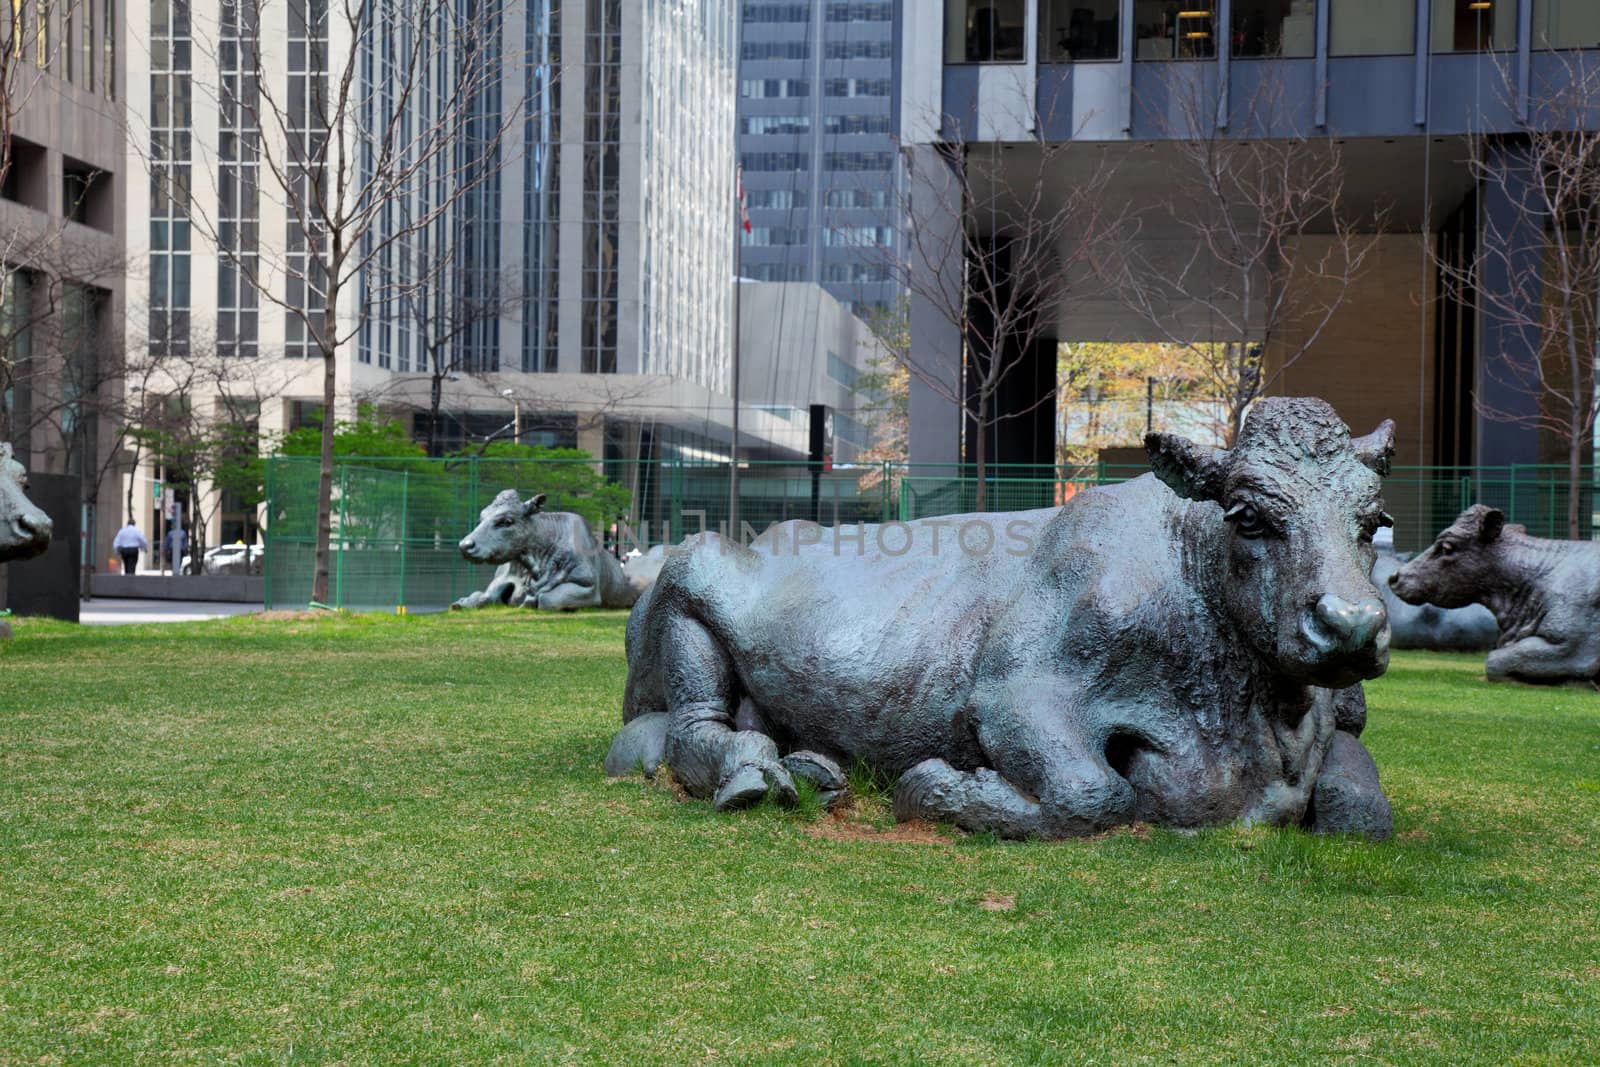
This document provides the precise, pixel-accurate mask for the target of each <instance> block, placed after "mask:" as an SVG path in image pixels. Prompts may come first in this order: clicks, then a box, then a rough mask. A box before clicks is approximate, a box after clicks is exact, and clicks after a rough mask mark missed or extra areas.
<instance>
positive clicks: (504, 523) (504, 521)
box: [494, 515, 514, 529]
mask: <svg viewBox="0 0 1600 1067" xmlns="http://www.w3.org/2000/svg"><path fill="white" fill-rule="evenodd" d="M494 524H495V525H496V526H498V527H500V528H501V529H506V528H508V527H510V526H512V525H514V521H513V520H512V518H511V516H510V515H502V516H500V517H499V518H498V519H496V520H494Z"/></svg>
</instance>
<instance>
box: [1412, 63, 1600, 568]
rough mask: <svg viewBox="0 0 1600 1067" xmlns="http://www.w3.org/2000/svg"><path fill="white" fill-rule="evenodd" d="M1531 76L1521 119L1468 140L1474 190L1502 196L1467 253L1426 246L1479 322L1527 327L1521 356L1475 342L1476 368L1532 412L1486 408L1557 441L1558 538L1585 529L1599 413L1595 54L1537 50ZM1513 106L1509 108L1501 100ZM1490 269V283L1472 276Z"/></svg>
mask: <svg viewBox="0 0 1600 1067" xmlns="http://www.w3.org/2000/svg"><path fill="white" fill-rule="evenodd" d="M1545 58H1546V59H1547V60H1548V63H1549V65H1548V66H1543V67H1542V68H1541V69H1542V74H1541V76H1540V78H1539V80H1537V81H1535V82H1534V83H1533V84H1532V86H1531V91H1530V94H1529V101H1528V109H1527V117H1526V118H1524V119H1521V120H1520V121H1519V123H1518V126H1519V129H1518V133H1517V134H1516V135H1514V136H1511V137H1493V138H1492V137H1489V136H1486V135H1483V134H1474V135H1472V136H1470V137H1469V138H1468V143H1469V149H1470V155H1469V157H1468V166H1469V167H1470V169H1471V172H1472V174H1473V176H1474V177H1475V178H1476V179H1477V181H1478V183H1479V188H1480V190H1482V193H1481V195H1485V196H1489V195H1492V196H1495V197H1497V198H1499V199H1502V200H1504V201H1506V202H1508V203H1510V204H1511V205H1512V208H1513V210H1512V211H1511V212H1510V213H1509V215H1502V214H1500V213H1498V212H1489V211H1485V212H1483V213H1482V222H1481V225H1482V232H1481V233H1480V236H1479V240H1478V242H1477V247H1476V252H1475V254H1473V255H1471V256H1469V257H1467V258H1466V260H1465V261H1464V262H1462V261H1452V260H1450V259H1447V258H1446V257H1443V256H1439V255H1435V263H1436V264H1437V266H1438V268H1439V271H1440V276H1441V278H1442V279H1443V282H1444V284H1445V285H1446V286H1450V287H1453V288H1455V289H1456V290H1457V291H1459V292H1461V293H1463V294H1464V295H1466V296H1468V297H1469V298H1470V299H1472V300H1473V301H1475V303H1476V305H1477V307H1478V309H1479V311H1480V312H1481V313H1482V314H1483V315H1484V316H1485V317H1486V318H1488V319H1489V320H1491V321H1492V322H1494V323H1496V324H1498V325H1499V326H1501V327H1502V328H1506V329H1509V330H1511V331H1524V332H1526V333H1527V334H1529V335H1531V336H1535V337H1537V339H1538V340H1537V345H1538V348H1537V351H1536V352H1535V353H1534V354H1533V358H1531V359H1529V358H1526V356H1525V354H1524V353H1519V352H1507V351H1503V350H1497V349H1496V350H1491V348H1490V346H1488V345H1486V346H1484V353H1483V358H1484V364H1483V370H1484V374H1485V376H1487V377H1488V378H1490V379H1492V380H1494V381H1495V382H1497V383H1498V384H1500V385H1502V386H1504V387H1505V388H1506V389H1507V390H1508V391H1509V393H1510V394H1511V395H1513V396H1521V397H1526V398H1531V399H1532V400H1534V401H1535V402H1536V407H1535V410H1533V411H1532V412H1525V411H1518V410H1513V409H1512V408H1511V407H1509V406H1502V405H1499V404H1495V403H1491V402H1488V401H1486V400H1485V399H1484V398H1483V397H1482V396H1481V395H1479V396H1478V397H1477V398H1476V400H1475V406H1476V407H1477V409H1478V411H1479V413H1480V414H1482V415H1484V416H1485V417H1486V418H1490V419H1494V420H1497V421H1502V422H1510V423H1514V424H1518V425H1523V426H1527V427H1529V428H1530V429H1533V430H1537V431H1539V432H1541V433H1545V434H1548V435H1550V437H1551V438H1553V439H1554V440H1556V441H1559V442H1560V443H1561V446H1562V451H1563V452H1564V453H1565V459H1566V468H1567V536H1568V537H1571V538H1577V537H1581V536H1587V531H1586V529H1585V526H1586V525H1587V523H1586V520H1585V518H1584V514H1583V513H1584V507H1583V503H1584V500H1583V496H1584V494H1583V488H1584V485H1585V483H1586V480H1587V479H1586V475H1585V471H1584V466H1585V462H1586V460H1587V459H1588V458H1589V456H1590V455H1591V451H1592V449H1593V448H1594V444H1595V427H1596V423H1597V421H1600V394H1597V392H1596V388H1595V386H1596V381H1595V369H1596V367H1595V364H1596V359H1597V346H1600V322H1597V310H1600V309H1597V301H1600V128H1596V126H1595V124H1594V116H1595V115H1596V114H1597V113H1600V62H1597V61H1596V59H1595V58H1594V57H1593V56H1591V55H1587V54H1585V53H1584V52H1581V51H1566V52H1564V51H1556V52H1551V53H1547V54H1546V57H1545ZM1499 73H1500V78H1499V90H1498V91H1499V92H1500V94H1501V96H1502V97H1503V98H1504V99H1505V100H1506V101H1507V102H1510V101H1514V100H1515V99H1516V96H1517V89H1516V75H1515V72H1514V70H1512V69H1511V68H1510V65H1509V64H1501V65H1500V69H1499ZM1509 110H1511V111H1512V113H1513V114H1514V113H1515V109H1514V108H1512V109H1509ZM1485 275H1492V276H1493V277H1494V278H1495V279H1497V284H1484V281H1485V278H1484V276H1485Z"/></svg>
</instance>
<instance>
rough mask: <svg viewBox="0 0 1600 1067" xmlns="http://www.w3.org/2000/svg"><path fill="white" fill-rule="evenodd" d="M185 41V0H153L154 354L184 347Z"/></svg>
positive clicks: (189, 118) (188, 99)
mask: <svg viewBox="0 0 1600 1067" xmlns="http://www.w3.org/2000/svg"><path fill="white" fill-rule="evenodd" d="M107 35H108V36H110V35H111V34H109V33H108V34H107ZM191 45H192V40H191V38H190V32H189V5H188V2H187V0H152V2H151V4H150V264H149V271H150V273H149V282H150V293H149V301H148V309H149V323H148V330H149V343H150V350H151V352H152V353H155V354H167V353H182V352H187V351H188V348H189V312H190V302H189V296H190V293H189V255H190V232H189V189H190V172H191V165H192V156H191V148H192V144H191V140H192V136H191V128H192V125H193V121H194V116H193V109H192V108H193V85H192V82H191V78H190V67H189V60H190V53H191Z"/></svg>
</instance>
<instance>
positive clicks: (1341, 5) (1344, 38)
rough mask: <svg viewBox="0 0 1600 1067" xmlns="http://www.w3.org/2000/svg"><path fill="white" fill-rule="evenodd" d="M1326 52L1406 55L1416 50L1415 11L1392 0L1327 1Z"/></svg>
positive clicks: (1363, 54)
mask: <svg viewBox="0 0 1600 1067" xmlns="http://www.w3.org/2000/svg"><path fill="white" fill-rule="evenodd" d="M1331 4H1332V6H1331V7H1330V8H1329V9H1328V31H1329V32H1328V52H1329V54H1330V55H1335V56H1409V55H1411V54H1412V53H1413V52H1415V51H1416V50H1417V13H1416V10H1415V9H1414V8H1413V7H1412V6H1411V5H1410V4H1397V3H1395V2H1394V0H1331Z"/></svg>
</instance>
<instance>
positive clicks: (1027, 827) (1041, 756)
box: [894, 678, 1134, 838]
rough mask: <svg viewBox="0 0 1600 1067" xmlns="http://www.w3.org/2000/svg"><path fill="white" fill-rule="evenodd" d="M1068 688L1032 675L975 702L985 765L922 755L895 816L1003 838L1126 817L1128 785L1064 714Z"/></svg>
mask: <svg viewBox="0 0 1600 1067" xmlns="http://www.w3.org/2000/svg"><path fill="white" fill-rule="evenodd" d="M1069 689H1070V683H1067V682H1065V681H1063V680H1060V679H1055V678H1050V679H1046V680H1038V681H1036V682H1034V683H1033V684H1031V685H1029V686H1028V687H1026V689H1025V690H1024V691H1022V692H1020V693H1019V692H1016V691H1015V690H1013V693H1015V697H1013V698H1012V699H1004V700H1001V701H999V702H997V703H996V704H994V705H987V706H985V705H980V706H979V708H978V713H977V717H976V726H977V731H976V732H977V738H978V743H979V744H980V745H981V746H982V749H983V753H984V756H985V757H986V758H987V759H988V761H989V766H987V767H981V768H979V769H978V770H976V771H972V772H967V771H960V770H957V769H956V768H954V767H952V766H951V765H950V764H949V763H947V762H945V761H944V760H942V759H930V760H924V761H923V762H921V763H919V764H917V765H916V766H915V767H912V768H911V769H910V770H909V771H907V772H906V773H905V774H904V775H902V776H901V778H900V784H899V786H898V787H897V788H896V789H895V794H894V813H895V816H896V817H897V818H900V819H933V820H937V821H942V822H951V823H954V824H955V825H957V826H959V827H961V828H962V829H963V830H971V831H974V832H978V833H983V832H992V833H996V834H999V835H1000V836H1001V837H1045V838H1061V837H1081V836H1084V835H1086V834H1093V833H1098V832H1100V831H1102V830H1106V829H1109V828H1110V827H1112V826H1116V825H1119V824H1122V823H1128V822H1132V821H1133V818H1134V793H1133V787H1132V786H1131V785H1129V784H1128V782H1127V780H1126V779H1124V778H1123V777H1122V776H1121V775H1119V774H1117V773H1116V772H1115V771H1114V770H1112V769H1111V767H1110V765H1109V764H1108V763H1107V762H1106V760H1105V754H1104V752H1103V751H1102V752H1097V751H1096V750H1095V746H1093V745H1092V744H1090V743H1088V741H1087V740H1086V738H1085V737H1084V736H1083V734H1082V732H1081V731H1080V730H1079V729H1078V728H1077V727H1076V726H1074V725H1072V724H1071V723H1070V722H1069V721H1068V717H1067V716H1065V715H1063V714H1062V694H1063V693H1064V692H1067V691H1069ZM1030 695H1031V699H1030Z"/></svg>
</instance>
